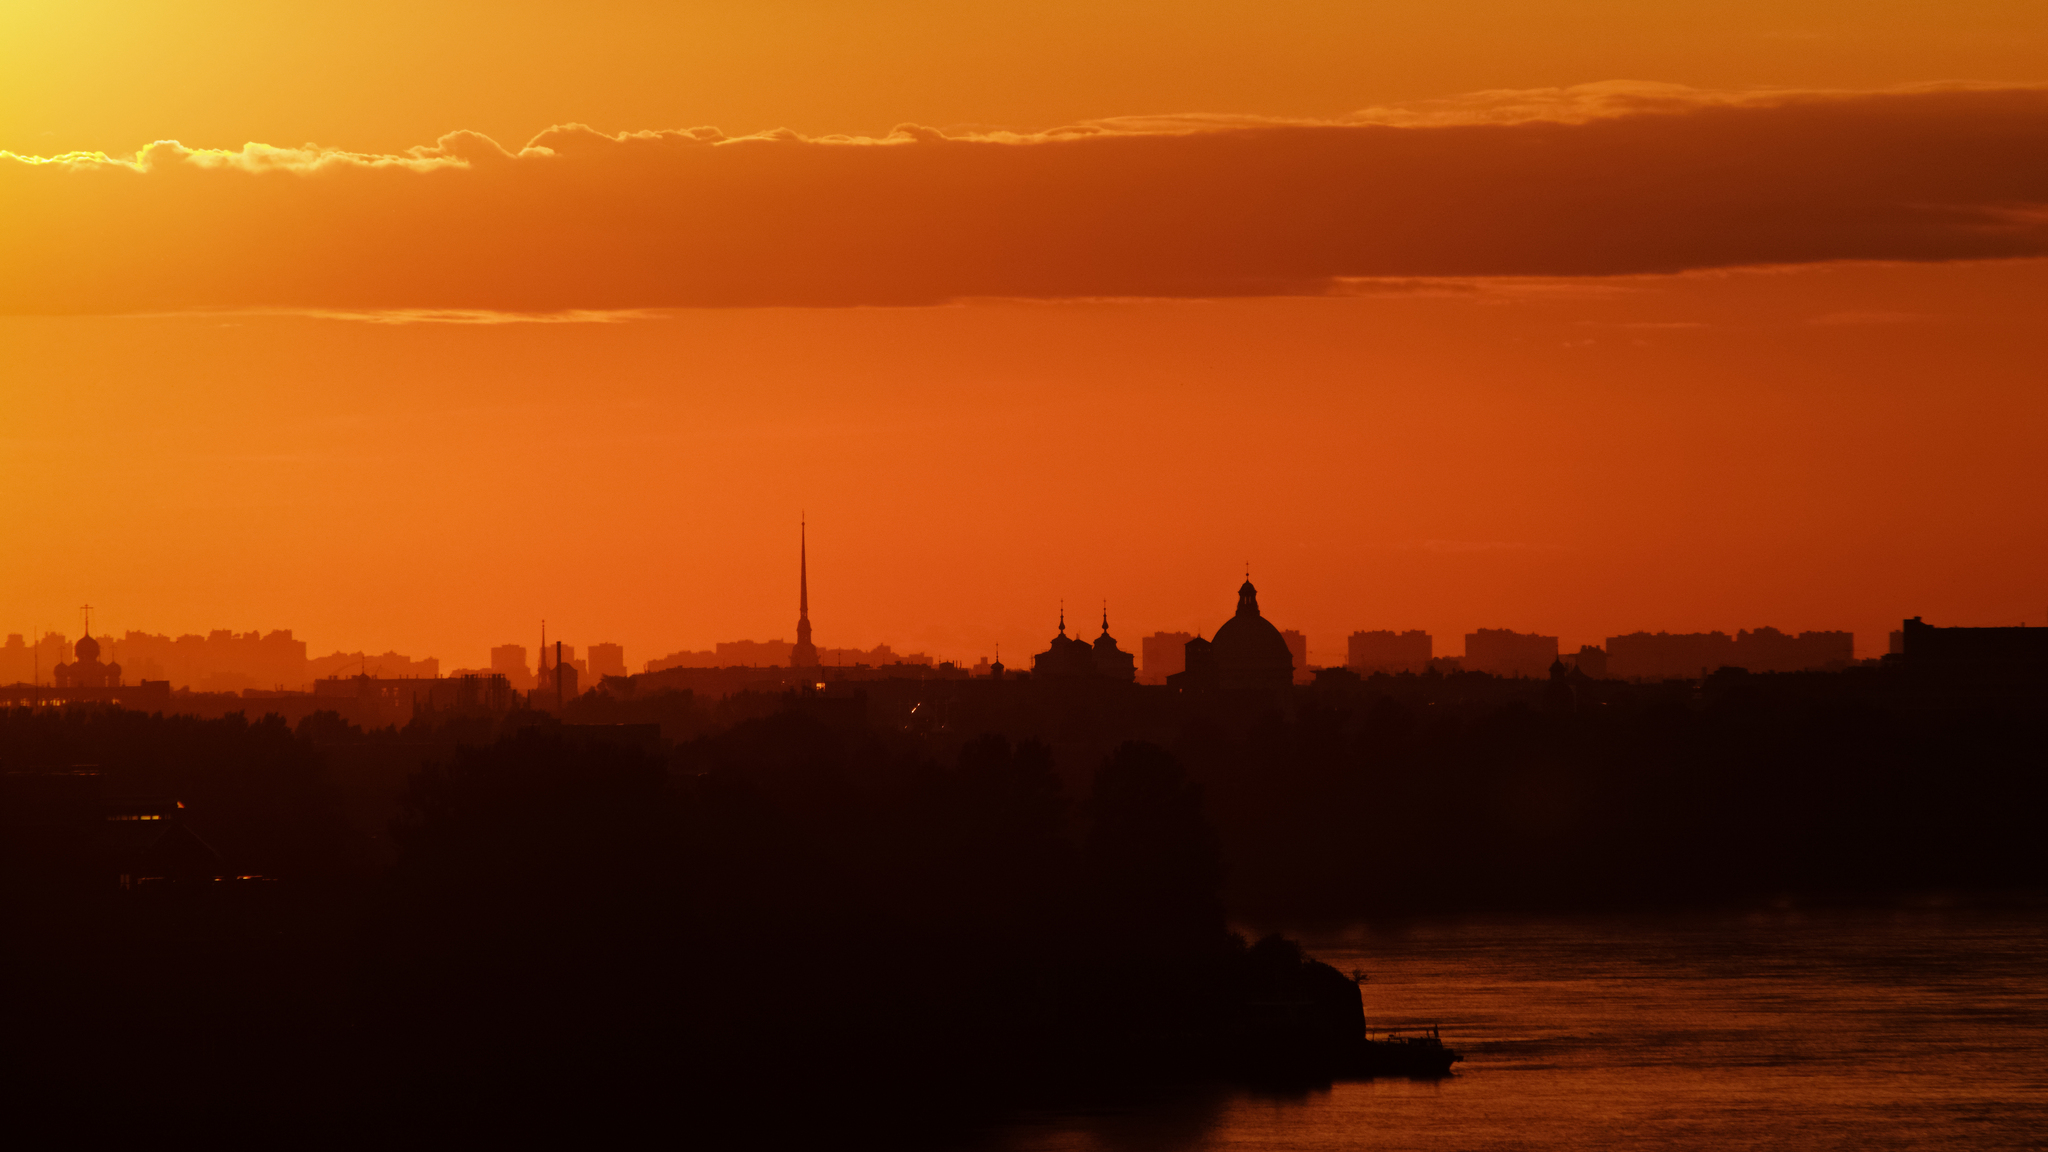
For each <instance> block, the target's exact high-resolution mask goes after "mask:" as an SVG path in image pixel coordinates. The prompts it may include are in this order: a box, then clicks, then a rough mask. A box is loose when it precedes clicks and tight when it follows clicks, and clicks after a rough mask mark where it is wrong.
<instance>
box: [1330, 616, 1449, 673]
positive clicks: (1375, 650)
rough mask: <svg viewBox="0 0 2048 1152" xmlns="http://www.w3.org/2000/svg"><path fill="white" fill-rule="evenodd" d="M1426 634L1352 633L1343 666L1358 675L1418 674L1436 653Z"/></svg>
mask: <svg viewBox="0 0 2048 1152" xmlns="http://www.w3.org/2000/svg"><path fill="white" fill-rule="evenodd" d="M1432 649H1433V644H1432V641H1431V640H1430V636H1429V633H1427V632H1424V631H1423V630H1421V629H1420V628H1411V629H1409V630H1408V631H1406V632H1391V631H1386V630H1379V631H1373V632H1353V633H1352V634H1351V637H1350V639H1349V640H1348V641H1347V642H1346V644H1345V652H1344V666H1345V667H1346V668H1349V669H1351V670H1352V671H1353V672H1356V673H1358V674H1359V675H1361V676H1370V675H1372V674H1373V673H1375V672H1389V673H1392V672H1421V671H1424V670H1425V669H1427V668H1428V667H1429V661H1430V658H1431V657H1432V656H1434V655H1435V652H1434V651H1433V650H1432Z"/></svg>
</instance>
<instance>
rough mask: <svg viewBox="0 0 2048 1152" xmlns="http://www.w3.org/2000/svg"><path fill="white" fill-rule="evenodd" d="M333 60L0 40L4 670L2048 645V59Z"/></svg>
mask: <svg viewBox="0 0 2048 1152" xmlns="http://www.w3.org/2000/svg"><path fill="white" fill-rule="evenodd" d="M346 12H347V13H348V14H349V15H344V9H343V8H342V7H341V6H322V5H313V6H308V7H303V8H295V9H294V14H292V15H286V14H284V13H283V12H281V11H279V10H275V9H272V8H269V7H266V6H257V5H247V4H238V3H219V4H211V5H205V6H201V7H200V8H199V9H197V10H191V11H188V9H187V8H185V7H184V6H178V7H174V6H169V5H156V6H151V5H141V6H134V5H122V6H108V5H77V6H66V7H65V9H64V10H63V11H62V12H61V13H60V12H54V11H39V12H30V11H28V10H27V9H26V6H23V7H21V8H17V9H11V10H9V12H8V13H7V14H6V15H5V17H4V18H0V32H4V33H5V35H0V45H4V46H0V77H5V78H4V79H0V149H5V152H4V154H0V205H4V214H0V314H4V315H0V334H4V337H0V340H4V347H5V349H6V353H5V364H6V368H5V375H4V386H5V388H6V392H7V396H8V399H9V403H8V405H7V406H6V415H5V417H4V422H0V438H4V442H5V443H6V444H7V446H8V449H9V450H8V451H7V452H6V453H5V454H4V455H0V483H4V484H5V486H6V489H7V490H8V491H10V492H13V493H15V494H16V496H15V499H14V500H13V501H12V502H11V505H12V512H11V514H10V516H9V523H10V528H11V531H10V533H9V536H10V540H11V542H12V543H13V544H14V546H15V547H16V549H17V550H18V551H20V552H24V553H26V554H29V555H32V556H33V557H34V558H35V563H33V564H27V565H24V564H13V565H9V566H8V568H7V570H6V574H5V575H4V576H0V603H4V604H6V605H7V606H8V607H7V612H8V614H9V616H10V619H8V620H7V621H0V630H4V631H9V632H12V631H20V632H23V633H25V634H27V633H32V632H33V631H35V630H37V629H45V630H49V629H54V630H57V631H67V632H69V631H76V629H77V626H78V621H77V619H76V615H77V613H76V611H75V609H74V606H75V605H77V604H80V603H83V602H85V601H86V600H88V599H90V600H91V601H92V602H94V603H95V604H98V605H100V606H101V612H100V619H101V620H102V621H104V623H103V624H102V625H101V630H103V631H105V630H111V631H113V632H115V633H118V632H120V631H122V630H124V629H127V628H139V629H143V630H146V631H153V632H165V633H172V634H175V633H178V632H183V631H198V632H205V631H207V630H209V629H212V628H218V627H233V628H236V629H247V628H263V629H270V628H277V627H289V628H293V629H295V630H296V631H297V633H298V634H299V635H300V636H302V637H306V638H308V639H309V640H310V642H311V643H312V645H313V646H314V648H315V649H316V650H318V651H321V652H325V651H327V650H329V649H331V648H336V647H346V648H349V649H356V648H364V649H369V650H382V649H384V648H390V647H396V648H398V649H400V650H403V651H407V652H411V653H414V654H416V655H423V654H434V655H437V656H439V657H440V659H441V661H442V666H443V667H444V668H452V667H456V666H466V665H467V666H473V665H481V664H483V663H486V656H485V650H486V649H487V648H488V647H489V646H490V645H492V644H497V643H504V642H507V641H511V640H520V641H521V642H524V641H525V640H526V638H528V637H529V636H530V634H531V633H533V632H534V630H535V628H536V626H537V621H538V620H540V619H541V618H543V617H546V618H548V619H550V620H553V621H556V622H558V623H557V626H558V627H560V628H561V629H563V630H564V634H565V635H566V636H567V637H568V638H569V639H570V640H571V641H572V642H576V643H581V644H587V643H590V642H592V641H599V640H610V641H617V642H620V643H623V644H624V645H625V646H626V649H627V655H628V662H629V664H630V665H631V666H632V667H633V668H635V669H637V668H638V667H639V666H640V664H641V663H642V662H643V661H644V660H646V659H648V658H650V657H654V656H658V655H660V654H662V653H665V652H668V651H671V650H676V649H682V648H706V647H709V646H710V645H711V644H712V643H713V642H716V641H721V640H732V639H740V638H754V639H770V638H783V639H787V638H788V636H789V634H790V630H791V628H792V625H793V623H794V611H795V603H794V601H795V594H796V589H795V571H794V569H795V555H794V553H795V527H796V520H797V517H798V514H799V512H800V511H802V510H808V514H809V517H810V523H811V536H812V585H813V587H812V594H813V597H814V599H815V604H814V606H813V614H814V618H815V619H816V621H817V627H818V629H819V641H820V643H821V644H832V645H847V646H852V645H859V646H869V645H873V644H875V643H878V642H885V641H886V642H889V643H892V644H894V645H895V646H896V648H897V649H898V650H905V651H907V650H919V649H921V650H925V651H930V652H931V653H933V654H934V655H935V656H938V657H939V658H942V659H948V658H950V659H957V660H962V661H967V662H971V661H973V660H975V659H976V658H979V657H983V656H988V655H990V654H992V653H993V652H994V650H995V646H996V645H997V644H998V643H1001V644H1004V645H1005V648H1006V650H1010V651H1015V652H1024V651H1027V650H1029V649H1030V648H1031V647H1032V646H1033V645H1037V644H1040V643H1042V642H1043V640H1044V638H1045V637H1046V636H1047V635H1049V634H1050V632H1051V629H1052V626H1053V623H1054V616H1055V613H1056V611H1057V606H1058V604H1059V603H1060V601H1061V600H1062V598H1064V599H1066V600H1067V601H1069V602H1071V603H1087V604H1093V603H1096V602H1098V601H1100V600H1103V599H1107V601H1108V602H1109V606H1110V610H1111V612H1112V613H1113V614H1114V616H1115V617H1116V618H1117V620H1118V621H1119V631H1121V632H1124V633H1126V634H1128V635H1131V636H1137V635H1141V634H1146V633H1150V632H1152V631H1154V630H1160V629H1168V630H1171V629H1180V630H1189V631H1198V630H1202V629H1209V628H1213V627H1215V625H1216V623H1217V622H1218V621H1220V620H1221V619H1222V618H1223V617H1224V616H1225V615H1226V614H1227V611H1228V607H1229V603H1230V596H1231V589H1232V588H1233V587H1234V583H1235V581H1236V579H1237V578H1238V575H1239V570H1240V568H1241V567H1242V565H1243V563H1244V562H1245V561H1246V560H1247V559H1249V560H1250V562H1251V564H1252V566H1253V568H1254V570H1255V571H1256V573H1257V575H1258V577H1259V581H1260V584H1261V587H1262V588H1263V589H1265V596H1266V598H1267V600H1266V603H1267V605H1268V608H1267V610H1268V613H1269V614H1270V615H1272V616H1273V617H1274V618H1275V619H1276V620H1278V621H1280V622H1281V624H1282V625H1283V626H1287V627H1292V628H1297V629H1300V630H1302V631H1305V632H1307V633H1308V634H1309V636H1310V644H1311V656H1312V659H1313V660H1314V661H1315V662H1317V663H1323V662H1328V663H1336V662H1339V661H1341V659H1342V657H1343V637H1344V636H1345V635H1347V634H1348V633H1350V632H1351V631H1353V630H1356V629H1362V628H1412V627H1419V628H1425V629H1428V630H1430V631H1431V632H1432V633H1434V634H1435V635H1436V636H1437V637H1438V638H1439V639H1438V650H1439V651H1448V652H1455V651H1456V650H1457V640H1456V637H1458V636H1461V635H1462V634H1463V633H1465V632H1467V631H1470V630H1472V629H1474V628H1478V627H1511V628H1518V629H1523V630H1536V631H1542V632H1546V633H1554V634H1557V635H1560V636H1561V637H1563V639H1564V642H1565V644H1566V646H1567V647H1571V646H1575V645H1577V644H1579V643H1599V642H1600V641H1601V639H1602V638H1603V637H1605V636H1607V635H1610V634H1615V633H1619V632H1626V631H1633V630H1637V629H1649V630H1658V629H1669V630H1673V631H1686V630H1708V629H1722V630H1726V631H1730V632H1732V631H1734V630H1735V629H1737V628H1745V627H1756V626H1759V625H1773V626H1777V627H1780V628H1784V629H1787V630H1791V631H1798V630H1804V629H1830V630H1851V631H1854V632H1855V633H1856V634H1857V646H1858V651H1859V653H1860V654H1862V655H1877V654H1879V653H1881V652H1882V651H1883V645H1884V643H1885V633H1886V631H1887V630H1888V629H1890V628H1895V627H1897V626H1898V621H1899V620H1900V619H1901V618H1902V617H1904V616H1907V615H1917V614H1926V615H1928V616H1929V617H1930V618H1934V617H1939V618H1940V619H1942V620H1944V621H1946V622H1952V623H1959V624H1963V623H1967V624H2010V623H2018V622H2020V621H2027V622H2029V623H2044V622H2048V620H2044V619H2043V617H2042V613H2043V612H2044V610H2048V600H2044V593H2043V592H2042V589H2043V587H2044V586H2048V582H2044V579H2043V577H2044V576H2048V543H2044V540H2048V537H2044V534H2043V533H2042V532H2041V531H2040V530H2039V525H2038V523H2037V521H2038V519H2039V517H2038V515H2037V514H2036V513H2035V512H2034V511H2033V508H2032V505H2033V501H2032V500H2031V499H2030V498H2029V496H2028V494H2029V493H2031V492H2034V491H2036V490H2039V489H2040V488H2041V487H2042V486H2043V484H2044V482H2048V475H2044V469H2043V463H2042V461H2043V457H2042V454H2041V453H2040V452H2039V451H2038V450H2036V449H2035V447H2034V445H2035V444H2036V443H2037V442H2038V441H2039V438H2040V435H2041V433H2042V431H2043V427H2044V418H2048V400H2044V390H2043V389H2042V387H2041V380H2042V378H2043V371H2044V368H2048V354H2044V351H2048V350H2044V343H2043V338H2042V336H2041V333H2042V331H2043V330H2044V328H2043V325H2042V324H2041V322H2040V312H2041V301H2042V300H2043V299H2048V161H2044V159H2043V158H2044V157H2048V89H2044V88H2043V87H2041V86H2040V85H2042V84H2043V83H2044V82H2048V75H2043V74H2042V73H2041V70H2040V67H2039V62H2040V60H2041V59H2043V56H2042V52H2041V50H2042V48H2043V47H2044V40H2043V35H2044V31H2043V30H2044V27H2048V19H2044V17H2043V16H2042V14H2041V13H2040V11H2039V10H2038V9H2037V8H2034V7H2032V6H2024V5H2016V4H2015V5H1996V4H1979V5H1964V6H1960V7H1958V6H1952V5H1931V4H1930V5H1890V6H1886V7H1885V8H1884V9H1883V10H1882V11H1881V12H1859V13H1857V14H1855V15H1854V16H1853V17H1852V16H1850V15H1849V14H1847V12H1846V10H1843V9H1839V8H1838V6H1833V5H1823V4H1806V5H1790V6H1787V5H1762V4H1757V5H1736V6H1733V7H1732V8H1730V7H1729V6H1713V7H1712V9H1711V11H1710V10H1709V7H1708V6H1704V5H1702V6H1660V7H1659V8H1658V9H1657V14H1656V15H1655V16H1654V17H1652V16H1650V15H1647V14H1646V13H1645V12H1644V11H1642V10H1641V9H1639V8H1637V7H1636V6H1626V5H1613V4H1604V3H1585V4H1579V5H1576V6H1573V7H1572V8H1571V9H1570V10H1568V11H1564V12H1559V13H1554V14H1552V16H1551V18H1550V19H1547V20H1544V21H1537V20H1535V18H1534V17H1533V16H1531V15H1530V14H1529V13H1527V12H1525V11H1524V10H1523V9H1522V8H1520V7H1519V6H1513V5H1497V4H1482V3H1472V4H1462V5H1431V6H1413V7H1410V8H1408V9H1405V10H1403V9H1400V8H1397V7H1390V6H1382V7H1379V8H1375V9H1371V10H1369V11H1368V10H1364V9H1361V10H1358V11H1341V12H1340V11H1335V10H1325V9H1324V8H1322V7H1321V6H1315V5H1306V4H1292V5H1279V6H1269V7H1266V8H1264V9H1262V11H1261V14H1260V15H1259V16H1258V17H1257V18H1256V19H1254V18H1253V17H1251V16H1250V15H1248V14H1247V13H1245V12H1235V11H1232V10H1228V9H1226V8H1223V7H1221V6H1200V7H1196V8H1193V9H1181V8H1174V9H1171V10H1169V9H1167V8H1164V7H1159V6H1148V5H1125V6H1119V7H1115V8H1112V9H1110V10H1099V9H1096V8H1093V7H1090V8H1085V9H1084V8H1081V7H1079V6H1065V7H1062V6H1040V7H1036V8H1033V9H1031V10H1029V11H1028V12H1027V11H1026V10H1024V9H1020V8H1013V9H1010V10H1007V11H1004V10H999V9H982V10H978V11H977V12H975V13H964V12H961V11H956V10H954V9H952V8H948V7H944V6H936V5H925V4H896V5H882V6H877V7H873V8H872V9H871V10H870V11H869V13H868V18H867V19H865V20H855V19H853V18H852V17H851V16H850V15H849V13H848V12H846V11H841V10H839V9H836V8H828V7H824V6H813V5H805V4H771V5H750V6H730V7H726V8H719V7H716V6H701V7H697V8H692V9H690V10H688V11H687V12H683V11H680V10H670V9H669V8H667V7H664V6H652V5H638V4H615V5H603V6H599V7H598V8H597V9H596V10H594V11H592V12H589V13H585V14H579V16H578V17H577V18H575V19H570V20H558V19H555V18H554V17H553V16H552V15H550V12H551V10H550V9H548V8H547V7H546V6H542V5H510V6H493V7H490V8H485V7H481V6H468V5H368V6H350V7H348V8H347V9H346ZM358 13H360V18H359V17H358V16H357V15H355V14H358ZM1225 59H1228V60H1229V61H1230V62H1231V65H1232V66H1231V67H1227V68H1225V67H1215V66H1214V65H1215V64H1217V62H1219V61H1221V60H1225ZM1111 60H1113V61H1115V66H1114V67H1108V66H1105V62H1107V61H1111ZM912 77H915V78H916V82H915V83H912V82H911V78H912ZM713 123H715V124H718V125H720V127H719V128H710V127H702V126H701V125H706V124H713ZM309 138H310V139H316V140H319V141H321V143H318V144H298V145H287V144H284V143H282V142H284V141H292V140H306V139H309ZM259 140H267V141H269V143H256V142H247V141H259Z"/></svg>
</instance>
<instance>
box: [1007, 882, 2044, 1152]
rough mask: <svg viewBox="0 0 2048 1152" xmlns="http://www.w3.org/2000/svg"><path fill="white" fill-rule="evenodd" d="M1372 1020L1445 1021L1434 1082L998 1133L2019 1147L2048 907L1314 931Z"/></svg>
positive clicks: (1095, 1144)
mask: <svg viewBox="0 0 2048 1152" xmlns="http://www.w3.org/2000/svg"><path fill="white" fill-rule="evenodd" d="M1307 942H1308V943H1309V944H1310V946H1311V948H1312V949H1313V951H1314V952H1315V954H1316V955H1317V956H1318V957H1319V958H1321V959H1323V960H1325V961H1327V962H1328V963H1331V964H1334V965H1336V966H1337V967H1339V968H1342V969H1344V970H1345V971H1350V970H1352V969H1353V968H1361V969H1364V970H1365V971H1366V972H1367V974H1368V977H1369V978H1368V982H1367V983H1366V985H1365V988H1364V991H1365V1002H1366V1011H1367V1016H1368V1020H1369V1022H1370V1024H1371V1026H1372V1027H1373V1028H1374V1029H1375V1030H1377V1029H1380V1028H1384V1027H1395V1026H1402V1025H1414V1024H1425V1023H1430V1022H1438V1021H1440V1022H1441V1024H1442V1027H1443V1030H1444V1037H1445V1041H1446V1043H1449V1044H1451V1045H1452V1046H1454V1047H1456V1048H1459V1049H1460V1050H1462V1051H1463V1052H1464V1053H1465V1062H1464V1063H1462V1064H1460V1065H1458V1067H1457V1073H1456V1075H1454V1076H1452V1077H1451V1078H1449V1079H1447V1080H1443V1081H1440V1082H1428V1081H1410V1080H1400V1079H1393V1080H1374V1081H1362V1082H1339V1083H1336V1084H1333V1085H1330V1086H1328V1087H1323V1088H1312V1089H1309V1090H1306V1091H1302V1092H1298V1093H1292V1094H1290V1093H1286V1092H1255V1091H1249V1090H1244V1089H1230V1090H1216V1091H1213V1092H1209V1093H1201V1094H1190V1095H1186V1096H1179V1097H1174V1098H1172V1099H1169V1100H1162V1101H1154V1102H1152V1103H1150V1104H1148V1105H1145V1106H1142V1107H1138V1108H1134V1109H1130V1110H1123V1111H1103V1112H1099V1113H1088V1114H1066V1115H1056V1116H1045V1117H1039V1118H1037V1119H1035V1120H1033V1121H1031V1122H1029V1123H1025V1124H1020V1125H1018V1126H1016V1127H1014V1128H1012V1129H1009V1130H1007V1131H1005V1132H1003V1133H1001V1134H1000V1135H998V1136H996V1137H994V1138H992V1139H991V1140H990V1141H989V1142H988V1144H987V1145H986V1147H987V1148H989V1149H1003V1150H1005V1152H1011V1150H1014V1152H1027V1150H1028V1152H1041V1150H1042V1152H1053V1150H1059V1152H1069V1150H1072V1152H1080V1150H1097V1149H1101V1150H1109V1149H1131V1150H1137V1149H1145V1150H1160V1152H1164V1150H1167V1149H1205V1150H1206V1149H1314V1150H1333V1149H1385V1150H1394V1149H1401V1150H1407V1149H1414V1150H1417V1152H1442V1150H1450V1149H1663V1148H1719V1149H1730V1148H1799V1149H1834V1148H1840V1149H1851V1148H1855V1149H1868V1148H1885V1149H1936V1148H1968V1149H2019V1148H2040V1147H2042V1146H2043V1139H2044V1133H2048V925H2044V924H2043V922H2042V918H2041V917H2040V916H2039V914H2038V913H2028V912H1987V911H1963V910H1911V911H1896V912H1893V911H1874V912H1855V913H1817V914H1801V913H1796V912H1783V913H1768V914H1756V915H1749V916H1736V915H1701V916H1693V917H1683V918H1679V917H1674V918H1658V919H1634V920H1612V919H1609V920H1532V921H1522V922H1500V921H1496V922H1483V921H1474V922H1465V923H1457V924H1435V925H1426V926H1418V927H1414V928H1411V929H1407V930H1402V931H1386V932H1365V931H1354V932H1352V933H1349V934H1344V935H1339V936H1329V937H1323V938H1314V937H1311V938H1309V939H1308V941H1307Z"/></svg>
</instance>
